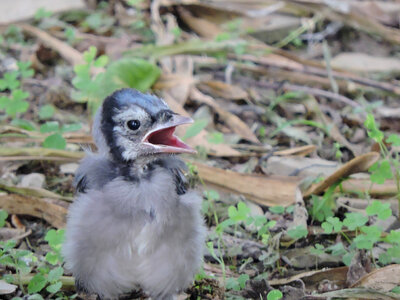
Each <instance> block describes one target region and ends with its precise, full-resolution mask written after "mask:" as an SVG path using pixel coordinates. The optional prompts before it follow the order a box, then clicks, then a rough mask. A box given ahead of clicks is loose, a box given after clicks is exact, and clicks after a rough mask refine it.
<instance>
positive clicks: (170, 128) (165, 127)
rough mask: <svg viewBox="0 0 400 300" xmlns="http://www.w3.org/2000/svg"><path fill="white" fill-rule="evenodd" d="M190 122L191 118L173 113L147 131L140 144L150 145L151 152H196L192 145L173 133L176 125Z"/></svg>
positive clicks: (191, 121)
mask: <svg viewBox="0 0 400 300" xmlns="http://www.w3.org/2000/svg"><path fill="white" fill-rule="evenodd" d="M190 123H193V120H192V119H191V118H188V117H184V116H180V115H173V117H172V118H171V119H170V120H169V121H168V122H166V123H164V124H161V125H159V126H157V127H156V128H154V129H152V130H151V131H149V132H148V133H147V134H146V135H145V137H144V138H143V140H142V144H144V145H146V146H148V147H151V148H152V152H153V153H196V151H195V150H194V149H193V148H192V147H190V146H189V145H187V144H185V143H184V142H183V141H182V140H181V139H179V138H178V137H177V136H176V135H174V131H175V127H176V126H179V125H183V124H190Z"/></svg>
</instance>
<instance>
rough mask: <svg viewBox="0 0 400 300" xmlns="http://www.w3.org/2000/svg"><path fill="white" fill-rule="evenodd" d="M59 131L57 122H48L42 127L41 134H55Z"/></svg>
mask: <svg viewBox="0 0 400 300" xmlns="http://www.w3.org/2000/svg"><path fill="white" fill-rule="evenodd" d="M59 129H60V125H59V124H58V122H57V121H48V122H46V123H44V124H43V125H41V126H40V132H41V133H49V132H55V131H58V130H59Z"/></svg>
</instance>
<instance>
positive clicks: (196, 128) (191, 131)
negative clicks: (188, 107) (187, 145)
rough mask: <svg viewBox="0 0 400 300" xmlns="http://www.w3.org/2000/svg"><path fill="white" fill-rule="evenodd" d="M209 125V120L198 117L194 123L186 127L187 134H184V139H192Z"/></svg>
mask: <svg viewBox="0 0 400 300" xmlns="http://www.w3.org/2000/svg"><path fill="white" fill-rule="evenodd" d="M207 125H208V120H206V119H198V120H195V121H194V123H193V124H191V125H190V126H189V128H188V129H186V132H185V135H184V136H183V138H182V139H183V140H186V139H190V138H192V137H195V136H196V135H198V134H199V133H200V132H201V131H202V130H203V129H204V128H206V127H207Z"/></svg>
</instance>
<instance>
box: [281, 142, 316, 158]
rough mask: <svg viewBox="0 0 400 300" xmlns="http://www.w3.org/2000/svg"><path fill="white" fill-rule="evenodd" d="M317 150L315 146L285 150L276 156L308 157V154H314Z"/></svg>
mask: <svg viewBox="0 0 400 300" xmlns="http://www.w3.org/2000/svg"><path fill="white" fill-rule="evenodd" d="M316 149H317V146H315V145H306V146H300V147H294V148H290V149H285V150H279V151H275V152H274V155H278V156H289V155H296V156H307V155H308V154H311V153H313V152H314V151H315V150H316Z"/></svg>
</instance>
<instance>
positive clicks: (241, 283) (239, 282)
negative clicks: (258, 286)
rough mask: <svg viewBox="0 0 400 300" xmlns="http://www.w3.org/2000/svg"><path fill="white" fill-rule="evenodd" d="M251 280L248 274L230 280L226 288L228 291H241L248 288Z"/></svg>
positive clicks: (227, 281)
mask: <svg viewBox="0 0 400 300" xmlns="http://www.w3.org/2000/svg"><path fill="white" fill-rule="evenodd" d="M249 279H250V277H249V275H247V274H241V275H240V276H239V277H238V278H228V279H227V280H226V285H225V287H226V289H227V290H234V291H240V290H242V289H243V288H244V287H245V286H246V282H247V281H248V280H249Z"/></svg>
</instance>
